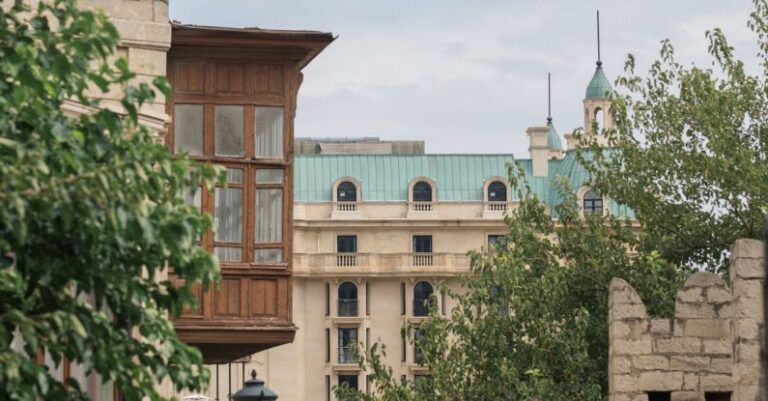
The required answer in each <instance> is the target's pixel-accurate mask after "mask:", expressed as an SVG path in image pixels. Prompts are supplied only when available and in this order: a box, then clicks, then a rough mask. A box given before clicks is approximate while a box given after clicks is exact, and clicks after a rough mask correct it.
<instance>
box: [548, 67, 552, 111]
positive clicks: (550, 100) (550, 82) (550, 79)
mask: <svg viewBox="0 0 768 401" xmlns="http://www.w3.org/2000/svg"><path fill="white" fill-rule="evenodd" d="M547 122H548V123H551V122H552V74H551V73H549V72H548V73H547Z"/></svg>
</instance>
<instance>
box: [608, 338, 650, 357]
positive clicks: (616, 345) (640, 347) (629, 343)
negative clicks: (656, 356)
mask: <svg viewBox="0 0 768 401" xmlns="http://www.w3.org/2000/svg"><path fill="white" fill-rule="evenodd" d="M612 348H613V351H614V353H615V354H617V355H643V354H650V353H651V350H652V347H651V340H649V339H647V340H616V341H614V342H613V345H612Z"/></svg>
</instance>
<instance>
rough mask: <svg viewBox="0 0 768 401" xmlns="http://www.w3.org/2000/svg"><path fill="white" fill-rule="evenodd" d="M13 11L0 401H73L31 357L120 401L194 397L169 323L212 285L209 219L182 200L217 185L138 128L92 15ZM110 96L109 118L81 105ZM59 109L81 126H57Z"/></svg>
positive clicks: (66, 387)
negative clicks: (161, 387)
mask: <svg viewBox="0 0 768 401" xmlns="http://www.w3.org/2000/svg"><path fill="white" fill-rule="evenodd" d="M25 3H26V4H28V3H29V2H26V1H22V0H17V1H16V2H15V3H14V4H13V5H9V6H8V7H7V8H6V9H0V187H1V188H2V189H0V400H41V399H45V400H84V399H87V397H86V395H85V394H84V393H83V392H82V391H84V390H85V389H82V388H80V386H79V385H78V383H77V382H76V381H74V380H69V381H68V382H66V383H63V382H61V381H59V380H57V379H56V377H55V376H54V375H53V373H52V370H51V369H50V368H48V367H47V366H46V365H45V364H41V363H38V362H37V361H36V357H37V356H38V355H42V353H45V354H47V359H48V360H49V361H50V362H49V364H50V365H52V366H53V365H56V366H59V367H60V366H61V365H62V364H63V363H65V361H66V362H67V363H71V364H72V366H78V367H81V368H82V369H84V370H85V371H86V372H88V373H89V374H98V377H100V378H101V380H103V381H108V380H109V381H112V382H114V383H115V384H116V385H117V387H118V389H119V391H120V392H121V394H122V396H123V398H124V399H126V400H141V399H143V398H144V397H148V398H149V399H152V400H161V399H162V397H161V396H160V395H159V394H158V392H157V389H158V386H157V384H158V383H159V382H160V381H161V380H169V381H171V382H172V383H174V384H175V386H176V387H177V388H179V389H181V388H187V389H197V388H200V387H202V386H203V385H204V384H206V383H207V380H208V372H207V371H206V370H205V369H204V367H203V365H202V359H201V355H200V353H199V351H198V350H196V349H194V348H192V347H190V346H187V345H185V344H184V343H182V342H180V341H179V339H178V338H177V336H176V334H175V331H174V329H173V325H172V324H171V322H170V321H169V316H176V315H178V314H179V313H180V311H181V309H182V308H183V306H184V305H191V304H192V303H193V302H194V298H193V296H192V293H191V285H192V283H194V282H198V283H202V284H203V285H204V286H208V285H209V284H210V283H212V282H213V281H215V280H216V279H217V277H218V268H217V265H216V261H215V259H214V257H213V256H211V255H210V254H209V253H207V252H206V251H205V250H204V249H202V248H201V247H200V246H198V242H197V240H198V238H199V236H200V235H201V234H202V233H203V232H204V231H205V230H206V229H208V228H209V227H210V223H211V222H210V217H206V216H202V215H201V214H199V213H198V212H197V211H195V209H193V208H191V207H188V206H185V204H184V203H183V200H182V196H183V191H189V188H196V187H197V186H198V185H200V183H204V184H205V185H211V184H212V183H214V182H215V180H216V178H217V177H218V176H219V172H218V170H216V169H214V168H212V167H202V166H199V165H197V164H195V163H193V162H191V161H189V160H187V159H185V158H183V157H179V158H176V159H174V158H172V156H171V155H170V154H169V152H168V151H167V150H166V149H165V148H164V147H163V146H161V145H159V144H157V141H156V138H155V137H153V136H152V135H151V134H150V133H149V132H148V131H147V130H146V129H145V128H143V127H141V126H139V124H138V110H139V108H140V107H141V105H142V104H143V103H145V102H148V101H151V100H152V99H153V96H154V92H153V90H152V89H151V88H150V87H149V86H148V85H146V84H142V85H140V86H138V87H130V86H128V83H129V80H130V79H131V78H132V77H133V74H132V73H130V72H129V71H128V68H127V63H126V61H125V60H122V59H121V60H117V61H116V62H114V63H112V62H111V61H110V59H111V58H112V57H111V55H112V54H113V52H114V50H115V47H116V45H117V41H118V37H117V32H116V30H115V28H114V26H112V25H111V24H110V23H109V22H108V21H107V19H106V18H105V17H104V16H103V15H102V14H100V13H92V12H86V11H80V10H78V9H77V7H76V5H75V1H73V0H52V1H49V2H41V4H40V5H39V6H38V7H36V8H35V9H29V8H28V7H27V6H25ZM155 84H156V85H157V87H158V88H159V89H161V90H163V91H164V92H165V93H166V94H168V87H167V84H166V83H165V81H164V80H156V81H155ZM116 86H119V87H121V88H123V91H124V92H123V93H124V94H125V95H124V97H123V99H122V107H123V108H124V110H125V111H126V113H125V115H121V114H118V113H115V112H112V111H108V110H103V109H99V104H98V103H97V102H96V101H94V100H92V99H89V98H88V97H86V92H85V91H86V89H88V88H90V89H91V90H100V91H103V92H106V91H107V90H108V89H109V88H111V87H116ZM66 99H71V100H74V101H77V102H80V103H81V104H83V105H85V106H87V107H92V108H93V109H94V112H93V113H91V114H88V115H81V116H74V117H73V116H67V115H65V114H64V112H63V111H62V105H63V103H64V101H65V100H66ZM168 266H173V268H174V271H175V273H176V275H178V276H179V277H181V278H183V279H185V285H184V286H182V287H180V288H176V287H175V286H174V283H172V282H170V281H169V280H168V279H167V273H168Z"/></svg>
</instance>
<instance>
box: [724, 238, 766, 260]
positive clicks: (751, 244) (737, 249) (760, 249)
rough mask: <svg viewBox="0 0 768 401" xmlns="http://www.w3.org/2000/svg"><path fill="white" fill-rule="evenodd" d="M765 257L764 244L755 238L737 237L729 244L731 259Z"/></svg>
mask: <svg viewBox="0 0 768 401" xmlns="http://www.w3.org/2000/svg"><path fill="white" fill-rule="evenodd" d="M744 257H747V258H761V257H765V244H764V243H763V242H762V241H759V240H756V239H737V240H736V241H735V242H734V243H733V245H732V246H731V261H734V260H737V259H739V258H744Z"/></svg>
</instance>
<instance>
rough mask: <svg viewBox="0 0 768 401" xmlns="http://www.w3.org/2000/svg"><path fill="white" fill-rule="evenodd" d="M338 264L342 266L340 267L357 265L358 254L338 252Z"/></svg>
mask: <svg viewBox="0 0 768 401" xmlns="http://www.w3.org/2000/svg"><path fill="white" fill-rule="evenodd" d="M336 266H340V267H347V266H357V255H356V254H354V253H338V254H336Z"/></svg>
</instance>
